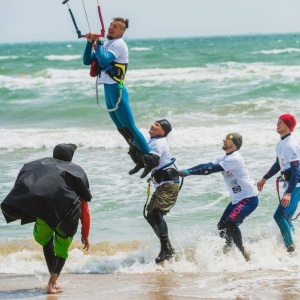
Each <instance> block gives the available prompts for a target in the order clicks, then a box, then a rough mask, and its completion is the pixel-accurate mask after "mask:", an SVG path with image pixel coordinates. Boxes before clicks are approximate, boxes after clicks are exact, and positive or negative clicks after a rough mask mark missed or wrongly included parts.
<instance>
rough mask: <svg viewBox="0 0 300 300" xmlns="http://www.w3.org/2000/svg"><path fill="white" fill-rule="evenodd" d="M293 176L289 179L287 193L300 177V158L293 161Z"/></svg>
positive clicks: (292, 188)
mask: <svg viewBox="0 0 300 300" xmlns="http://www.w3.org/2000/svg"><path fill="white" fill-rule="evenodd" d="M291 172H292V175H291V178H290V180H289V186H288V188H287V190H286V193H291V192H292V191H293V190H294V188H295V186H296V185H297V183H298V182H299V179H300V164H299V160H295V161H292V162H291Z"/></svg>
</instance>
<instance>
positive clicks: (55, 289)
mask: <svg viewBox="0 0 300 300" xmlns="http://www.w3.org/2000/svg"><path fill="white" fill-rule="evenodd" d="M57 279H58V274H56V273H52V274H51V275H50V279H49V282H48V285H47V294H58V293H61V292H62V289H61V288H60V286H59V284H58V282H57Z"/></svg>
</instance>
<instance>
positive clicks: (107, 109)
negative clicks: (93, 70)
mask: <svg viewBox="0 0 300 300" xmlns="http://www.w3.org/2000/svg"><path fill="white" fill-rule="evenodd" d="M119 90H120V94H119V98H118V101H117V103H116V106H115V107H114V108H105V107H102V106H101V104H100V103H99V93H98V77H97V78H96V102H97V105H98V107H99V108H100V109H102V110H105V111H108V112H113V111H116V110H117V109H118V108H119V105H120V103H121V101H122V90H123V80H121V81H120V82H119Z"/></svg>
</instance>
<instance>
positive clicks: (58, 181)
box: [1, 144, 92, 237]
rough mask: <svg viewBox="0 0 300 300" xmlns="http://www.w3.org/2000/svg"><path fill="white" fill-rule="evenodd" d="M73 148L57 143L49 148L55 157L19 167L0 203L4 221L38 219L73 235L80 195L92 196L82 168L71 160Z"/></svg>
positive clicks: (77, 216) (27, 221)
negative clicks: (13, 180) (9, 188)
mask: <svg viewBox="0 0 300 300" xmlns="http://www.w3.org/2000/svg"><path fill="white" fill-rule="evenodd" d="M75 149H76V146H75V145H73V144H59V145H57V146H56V147H55V148H54V151H53V156H54V157H56V158H52V157H48V158H42V159H38V160H35V161H32V162H29V163H27V164H25V165H24V166H23V168H22V169H21V171H20V172H19V175H18V177H17V179H16V182H15V185H14V187H13V189H12V190H11V192H10V193H9V194H8V195H7V196H6V198H5V199H4V200H3V202H2V203H1V210H2V212H3V215H4V217H5V220H6V222H7V223H10V222H12V221H15V220H18V219H21V224H26V223H29V222H34V221H35V220H36V218H40V219H42V220H44V221H45V222H46V223H47V224H48V226H49V227H51V228H52V229H55V228H57V227H59V228H60V229H61V230H62V231H63V232H64V233H66V235H67V236H71V237H72V236H74V234H75V233H76V231H77V226H78V221H79V217H80V214H81V211H80V201H81V200H80V198H83V199H84V200H86V201H90V200H91V198H92V196H91V193H90V191H89V182H88V179H87V176H86V174H85V172H84V170H83V169H82V168H81V167H80V166H78V165H76V164H73V163H72V162H71V160H72V157H73V154H74V152H75ZM58 158H60V159H58ZM61 159H63V160H61Z"/></svg>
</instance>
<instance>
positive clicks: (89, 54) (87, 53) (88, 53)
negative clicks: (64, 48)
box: [83, 42, 96, 65]
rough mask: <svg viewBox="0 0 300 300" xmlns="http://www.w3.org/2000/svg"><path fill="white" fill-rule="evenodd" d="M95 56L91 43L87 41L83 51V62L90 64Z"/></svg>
mask: <svg viewBox="0 0 300 300" xmlns="http://www.w3.org/2000/svg"><path fill="white" fill-rule="evenodd" d="M95 58H96V55H95V52H94V51H93V43H90V42H87V43H86V46H85V50H84V53H83V64H84V65H90V64H91V63H92V62H93V61H94V60H95Z"/></svg>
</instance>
